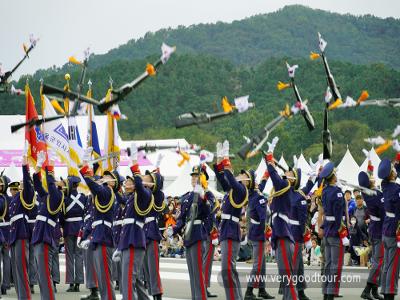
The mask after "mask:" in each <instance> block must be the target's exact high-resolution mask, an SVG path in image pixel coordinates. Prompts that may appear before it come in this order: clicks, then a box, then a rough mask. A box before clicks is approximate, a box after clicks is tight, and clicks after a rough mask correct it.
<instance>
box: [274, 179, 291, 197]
mask: <svg viewBox="0 0 400 300" xmlns="http://www.w3.org/2000/svg"><path fill="white" fill-rule="evenodd" d="M288 190H290V183H289V182H288V185H287V186H286V187H284V188H283V189H281V190H279V191H277V192H275V189H272V191H271V196H270V198H275V197H279V196H282V195H283V194H284V193H286V192H287V191H288Z"/></svg>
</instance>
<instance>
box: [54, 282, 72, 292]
mask: <svg viewBox="0 0 400 300" xmlns="http://www.w3.org/2000/svg"><path fill="white" fill-rule="evenodd" d="M55 288H56V284H55V283H54V289H55ZM66 292H67V293H73V292H75V288H74V284H73V283H70V284H69V288H68V289H67V290H66Z"/></svg>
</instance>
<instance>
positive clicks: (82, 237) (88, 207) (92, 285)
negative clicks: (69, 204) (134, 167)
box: [76, 175, 100, 300]
mask: <svg viewBox="0 0 400 300" xmlns="http://www.w3.org/2000/svg"><path fill="white" fill-rule="evenodd" d="M93 178H94V180H95V181H97V180H99V179H100V176H97V175H95V176H94V177H93ZM84 211H85V212H84V218H83V225H82V228H81V230H80V232H79V234H78V238H77V241H76V242H77V245H78V247H79V248H81V249H82V250H83V252H84V263H85V271H86V272H85V284H86V288H87V289H89V290H90V294H89V295H87V296H84V297H81V300H98V299H99V294H98V285H97V276H96V270H95V267H94V251H93V249H92V248H91V247H89V244H90V240H91V234H92V223H93V216H94V198H93V196H92V195H91V194H90V195H89V196H88V197H87V201H86V204H85V209H84Z"/></svg>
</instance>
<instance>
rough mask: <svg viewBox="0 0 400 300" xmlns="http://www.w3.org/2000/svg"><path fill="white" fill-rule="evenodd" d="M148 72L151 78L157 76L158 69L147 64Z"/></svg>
mask: <svg viewBox="0 0 400 300" xmlns="http://www.w3.org/2000/svg"><path fill="white" fill-rule="evenodd" d="M146 72H147V74H149V75H150V76H154V75H156V69H155V68H154V66H153V65H152V64H147V66H146Z"/></svg>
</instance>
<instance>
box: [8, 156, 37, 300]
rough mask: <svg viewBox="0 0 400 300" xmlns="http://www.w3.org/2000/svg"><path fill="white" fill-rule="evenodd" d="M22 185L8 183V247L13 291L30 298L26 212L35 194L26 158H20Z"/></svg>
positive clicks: (32, 203) (20, 296) (28, 231)
mask: <svg viewBox="0 0 400 300" xmlns="http://www.w3.org/2000/svg"><path fill="white" fill-rule="evenodd" d="M22 175H23V187H22V190H19V188H20V183H19V182H12V183H10V191H11V194H12V200H11V202H10V247H11V261H12V269H13V277H14V283H15V291H16V292H17V296H18V299H22V300H27V299H31V292H30V288H29V277H28V264H29V240H30V229H29V224H28V213H29V211H30V210H32V209H33V207H34V206H35V205H36V204H35V202H36V195H35V191H34V190H33V183H32V179H31V177H30V174H29V165H28V159H27V157H26V156H24V157H23V159H22Z"/></svg>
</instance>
